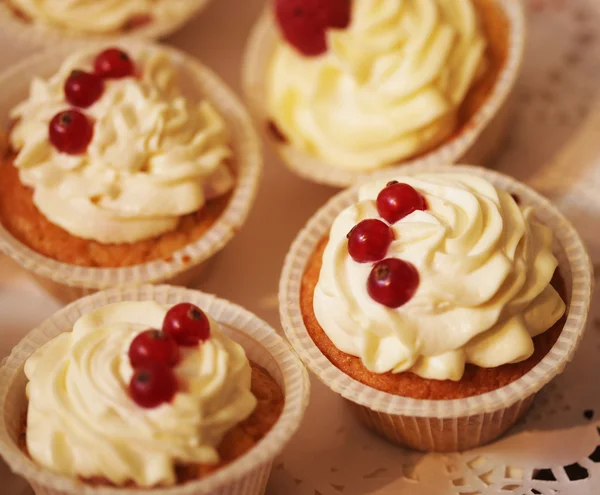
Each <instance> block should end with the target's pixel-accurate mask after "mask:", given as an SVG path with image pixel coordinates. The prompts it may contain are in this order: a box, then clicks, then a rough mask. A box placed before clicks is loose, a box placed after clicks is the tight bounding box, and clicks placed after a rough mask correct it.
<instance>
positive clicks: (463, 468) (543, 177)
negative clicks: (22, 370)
mask: <svg viewBox="0 0 600 495" xmlns="http://www.w3.org/2000/svg"><path fill="white" fill-rule="evenodd" d="M502 1H518V0H502ZM526 3H527V7H528V8H527V10H528V16H529V36H528V42H527V52H526V57H525V63H524V68H523V75H522V77H521V80H520V83H519V85H518V88H519V89H518V96H519V104H518V114H517V116H516V119H515V121H514V125H513V127H514V129H513V132H512V134H511V138H510V140H509V141H508V142H507V143H506V145H505V148H506V149H505V150H504V152H503V154H502V155H501V156H499V158H498V161H497V168H499V169H500V170H502V171H504V172H506V173H510V174H512V175H514V176H515V177H517V178H519V179H521V180H524V181H526V182H529V183H530V184H533V185H534V186H535V187H536V188H537V189H538V190H540V191H541V192H542V193H544V194H546V195H547V196H550V197H552V198H553V199H554V200H555V201H556V202H557V204H558V205H559V206H560V207H561V208H562V209H563V210H564V211H565V212H566V213H567V215H568V216H569V217H570V218H571V220H573V222H574V224H575V225H576V226H577V227H578V228H579V230H580V232H581V234H582V236H583V237H584V239H585V240H586V242H587V243H588V245H589V247H590V254H591V255H592V258H593V260H594V261H595V263H597V264H598V266H599V269H598V270H597V272H598V273H599V274H600V229H599V228H598V226H600V101H599V102H597V103H595V98H596V92H597V91H598V90H600V0H526ZM263 4H264V0H246V1H245V2H240V0H220V1H219V2H214V3H213V7H211V9H209V10H208V11H207V12H206V15H205V16H202V18H201V19H199V20H198V21H196V22H194V23H193V24H192V25H190V26H189V28H186V29H185V30H184V31H182V32H181V33H179V34H178V35H177V36H175V37H174V38H173V39H172V40H171V41H172V42H173V43H174V44H175V45H177V46H180V47H182V48H184V49H186V50H187V51H190V52H192V53H194V54H196V55H200V56H201V58H202V59H203V60H204V61H205V62H207V63H208V65H209V66H211V67H214V68H215V69H216V70H217V71H218V72H220V73H221V74H222V75H223V76H225V79H226V80H227V82H228V83H230V84H232V85H234V86H235V87H239V84H237V81H239V63H240V61H241V53H242V49H243V44H244V38H245V36H246V35H247V32H248V30H249V28H250V26H251V25H252V23H253V21H254V19H255V17H256V16H257V15H258V13H259V12H260V10H261V9H262V7H263ZM234 9H235V13H236V15H234V16H232V15H231V12H232V11H234ZM223 33H227V35H226V36H223ZM215 40H216V41H215ZM5 46H6V45H2V47H3V48H4V47H5ZM15 48H16V47H15ZM5 51H6V53H1V52H0V56H1V57H2V58H4V59H5V60H8V59H10V58H11V57H12V59H16V58H17V55H15V54H14V53H13V51H12V50H5ZM565 191H568V192H565ZM333 192H334V191H333V190H328V189H326V188H321V187H318V186H315V185H313V184H308V183H304V182H302V181H301V180H299V179H298V178H296V177H293V176H292V175H291V174H289V173H288V172H287V171H285V169H284V167H283V165H281V164H280V163H279V162H277V161H276V160H275V159H274V158H273V157H272V156H270V159H269V161H268V163H267V167H266V175H265V181H264V183H263V185H262V187H261V190H260V192H259V197H258V201H257V205H256V212H255V215H254V216H253V217H252V216H251V218H250V220H249V222H248V224H247V226H246V227H245V229H244V230H243V231H242V232H241V233H240V235H239V236H238V237H237V239H236V241H234V242H233V243H232V245H231V246H230V247H228V248H227V250H226V251H225V252H223V254H222V255H221V257H220V259H219V260H217V262H216V264H215V266H214V267H213V273H214V275H215V276H211V277H209V279H208V280H207V281H206V283H205V284H204V285H202V288H203V289H204V290H207V291H216V292H217V293H218V294H219V295H220V296H223V297H226V298H228V299H232V300H234V301H236V302H239V303H241V304H242V305H244V306H246V307H248V308H249V309H251V310H253V311H255V312H256V313H257V314H258V315H259V316H261V317H263V318H265V319H266V320H267V321H269V323H271V324H272V325H275V326H278V323H277V314H278V312H277V308H276V306H275V301H276V291H277V274H278V271H279V270H280V269H281V266H271V265H277V264H281V263H282V262H283V256H284V255H285V251H286V249H287V247H289V243H290V242H291V240H292V238H293V236H294V235H295V233H296V231H297V230H298V228H300V226H301V225H302V224H303V223H304V222H305V221H306V219H307V218H308V217H309V216H310V215H311V214H312V213H313V212H314V209H316V207H317V206H318V205H319V204H321V203H324V201H325V199H326V197H328V196H329V195H331V194H333ZM289 201H293V202H296V203H297V204H295V205H294V206H297V208H295V207H294V208H291V209H290V205H289ZM284 205H285V208H284ZM284 210H285V211H284ZM263 225H266V227H267V228H268V229H270V230H269V235H268V236H267V235H265V236H264V237H261V235H260V234H259V233H258V231H259V230H260V229H261V228H262V226H263ZM273 229H275V232H276V235H277V239H275V240H274V239H273V237H272V236H273ZM248 243H251V244H252V243H253V244H252V256H251V257H250V256H249V257H248V258H244V256H245V255H246V253H247V252H248V249H247V246H248ZM267 264H268V266H267ZM244 286H245V288H244ZM23 300H26V301H27V304H28V306H29V307H30V308H31V310H23V307H22V304H23ZM595 300H596V301H598V302H600V291H599V293H598V295H597V297H596V299H595ZM57 307H58V305H56V304H55V303H53V302H51V301H50V300H49V299H48V298H47V297H46V296H44V294H43V293H42V291H41V290H39V289H37V288H35V286H34V285H33V284H32V283H31V282H30V281H29V280H28V279H26V278H25V276H24V274H23V273H22V272H21V271H20V270H19V269H18V268H16V267H15V266H14V265H13V264H12V263H11V262H10V261H9V260H6V259H1V258H0V321H2V323H0V330H8V331H9V332H8V333H9V337H8V340H6V338H5V337H4V336H3V339H4V340H2V339H0V357H1V355H2V354H3V353H5V352H6V351H7V350H8V348H9V346H10V345H11V344H15V343H16V332H15V334H14V335H13V334H12V333H11V332H10V327H11V326H14V328H15V329H17V328H18V329H26V328H32V327H33V326H35V325H36V324H37V323H39V321H40V320H41V318H43V317H45V316H48V315H49V314H51V313H52V312H53V311H54V310H55V309H56V308H57ZM14 308H17V309H14ZM7 315H8V316H7ZM11 338H12V339H13V340H12V341H11ZM596 363H600V305H599V307H598V308H597V309H595V310H594V308H593V309H592V315H591V319H590V328H589V331H588V333H587V335H586V337H585V338H584V341H583V344H582V346H581V347H580V350H579V352H578V354H577V356H576V359H575V361H574V363H572V364H571V365H570V366H569V367H568V368H567V371H566V373H565V374H564V375H562V376H561V377H559V378H558V379H557V380H555V381H554V382H552V384H551V385H550V386H549V387H547V388H546V389H545V390H544V391H543V392H542V393H541V394H540V395H539V397H538V400H537V401H536V403H535V405H534V407H533V410H532V411H531V413H530V414H529V415H528V416H527V418H526V421H525V422H523V423H521V424H520V425H519V426H518V427H517V428H516V429H514V430H512V431H511V432H509V434H508V435H507V436H505V437H504V438H503V439H501V440H500V441H498V442H496V443H494V444H492V445H490V446H487V447H483V448H481V449H478V450H477V451H474V452H468V453H464V454H451V455H439V454H438V455H423V454H418V453H415V452H411V451H408V450H402V449H400V448H398V447H396V446H393V445H391V444H389V443H387V442H386V441H384V440H380V439H379V438H377V437H375V436H374V435H373V434H371V433H370V432H368V431H367V430H365V429H363V428H362V427H361V426H360V425H359V424H358V422H356V421H355V419H354V418H353V417H352V416H351V415H350V412H349V410H348V408H347V407H346V405H345V404H344V402H343V401H342V400H341V399H340V398H339V397H338V396H337V395H335V394H333V393H332V392H331V391H330V390H329V389H328V388H326V387H325V386H323V385H321V384H320V383H319V382H317V381H316V380H313V392H312V397H311V405H310V406H309V409H308V411H307V416H306V418H305V420H304V422H303V426H302V427H301V430H300V433H299V434H298V435H297V436H296V437H295V438H294V439H293V440H292V442H291V443H290V445H289V447H288V448H287V450H286V451H285V453H284V454H283V455H282V456H281V458H280V459H279V461H278V462H276V464H275V468H274V471H273V474H272V476H271V479H270V482H269V486H268V489H267V494H268V495H362V494H376V495H458V494H460V495H508V494H513V495H532V494H543V495H559V494H560V495H597V494H600V448H598V446H599V445H600V433H598V427H599V426H600V393H599V390H598V386H597V385H596V382H595V379H596V377H598V376H599V374H598V369H599V366H598V365H597V364H596ZM0 493H1V494H2V495H30V493H31V492H30V491H29V490H28V489H27V488H26V487H25V485H24V482H23V481H21V480H18V479H17V478H15V477H13V476H11V475H10V474H9V473H8V470H7V468H6V467H5V466H4V464H3V463H2V462H0Z"/></svg>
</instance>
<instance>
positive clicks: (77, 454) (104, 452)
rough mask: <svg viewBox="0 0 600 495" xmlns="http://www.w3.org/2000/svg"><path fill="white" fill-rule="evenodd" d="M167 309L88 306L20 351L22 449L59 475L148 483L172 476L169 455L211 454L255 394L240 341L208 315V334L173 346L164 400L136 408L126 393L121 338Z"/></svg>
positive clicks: (173, 459)
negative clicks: (64, 327)
mask: <svg viewBox="0 0 600 495" xmlns="http://www.w3.org/2000/svg"><path fill="white" fill-rule="evenodd" d="M167 309H168V308H166V307H164V306H162V305H160V304H158V303H155V302H152V301H148V302H122V303H116V304H112V305H108V306H105V307H103V308H100V309H97V310H94V311H92V312H90V313H88V314H86V315H84V316H82V317H81V318H80V319H79V320H78V321H77V322H76V323H75V326H74V327H73V331H72V332H69V333H63V334H61V335H59V336H58V337H56V338H54V339H52V340H51V341H49V342H48V343H47V344H45V345H44V346H43V347H41V348H40V349H38V350H37V351H36V352H35V353H34V354H33V355H32V356H31V357H30V358H29V359H28V360H27V362H26V364H25V375H26V376H27V378H28V380H29V383H28V385H27V395H28V398H29V409H28V413H27V449H28V452H29V454H30V455H31V457H32V458H33V459H34V460H35V461H36V462H38V463H39V464H41V465H42V466H44V467H46V468H48V469H50V470H52V471H55V472H57V473H60V474H63V475H65V476H70V477H81V478H86V479H88V478H94V477H101V478H105V479H107V480H109V481H111V482H112V483H114V484H116V485H122V484H125V483H127V482H131V481H133V482H134V483H135V484H136V485H137V486H140V487H150V486H156V485H173V484H174V483H175V482H176V474H175V467H176V464H193V463H214V462H217V461H218V459H219V456H218V452H217V450H216V447H217V446H218V445H219V443H220V442H221V439H222V437H223V436H224V435H225V433H226V432H227V431H229V430H230V429H231V428H232V427H234V426H235V425H236V424H237V423H239V422H240V421H243V420H244V419H245V418H246V417H248V416H249V415H250V414H251V412H252V411H253V410H254V408H255V406H256V398H255V397H254V395H252V393H251V391H250V380H251V368H250V364H249V362H248V359H247V358H246V354H245V352H244V349H243V348H242V347H241V346H240V345H239V344H237V343H235V342H233V341H232V340H230V339H229V338H228V337H226V336H225V335H224V334H223V333H222V332H221V330H220V329H219V326H218V325H217V323H215V321H214V320H212V319H211V320H210V323H211V329H210V330H211V337H210V339H209V340H207V341H206V342H204V343H202V344H201V345H199V346H198V347H188V348H186V347H182V348H181V352H182V359H181V361H180V363H179V364H178V365H177V366H176V368H175V369H174V371H175V375H176V376H177V379H178V381H179V383H180V390H179V391H178V393H177V394H176V395H175V397H174V399H173V401H172V402H171V403H167V404H163V405H161V406H159V407H156V408H154V409H144V408H142V407H140V406H138V405H136V403H135V402H134V401H133V400H132V399H131V398H130V396H129V395H128V392H127V385H128V383H129V380H130V379H131V376H132V374H133V370H132V367H131V365H130V363H129V358H128V348H129V345H130V343H131V341H132V340H133V338H134V337H135V336H136V335H137V334H139V333H140V332H141V331H143V330H146V329H147V328H148V327H154V328H161V325H162V321H163V319H164V316H165V314H166V312H167Z"/></svg>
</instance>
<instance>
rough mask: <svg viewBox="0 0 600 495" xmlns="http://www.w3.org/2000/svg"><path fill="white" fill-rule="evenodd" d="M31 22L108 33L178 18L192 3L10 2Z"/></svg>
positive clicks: (137, 0)
mask: <svg viewBox="0 0 600 495" xmlns="http://www.w3.org/2000/svg"><path fill="white" fill-rule="evenodd" d="M9 1H10V3H11V4H13V5H14V6H15V7H16V8H17V9H19V10H20V11H21V12H22V13H23V14H25V15H26V16H27V17H29V18H30V19H31V20H32V21H33V22H37V23H44V24H49V25H53V26H56V27H60V28H63V29H66V30H68V31H74V32H84V33H99V34H101V33H111V32H115V31H119V30H122V29H124V28H127V27H129V26H130V25H132V24H134V23H135V21H136V20H138V19H143V18H144V17H148V20H149V21H150V22H153V21H159V22H160V21H164V20H166V19H170V18H177V17H180V16H181V14H182V13H186V12H189V10H190V9H189V4H190V1H191V0H9Z"/></svg>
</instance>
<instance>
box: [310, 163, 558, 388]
mask: <svg viewBox="0 0 600 495" xmlns="http://www.w3.org/2000/svg"><path fill="white" fill-rule="evenodd" d="M397 180H398V181H399V182H403V183H406V184H409V185H410V186H412V187H413V188H415V189H416V190H417V191H418V192H419V193H421V194H422V195H423V196H424V198H425V200H426V202H427V206H428V207H427V210H426V211H420V210H417V211H414V212H413V213H411V214H409V215H408V216H406V217H404V218H403V219H401V220H400V221H398V222H396V223H394V224H392V225H391V228H392V230H393V232H394V238H395V240H394V241H393V242H392V243H391V245H390V247H389V248H388V252H387V254H386V257H388V258H390V257H392V258H393V257H395V258H399V259H401V260H404V261H407V262H409V263H411V264H412V265H413V266H415V267H416V269H417V270H418V272H419V286H418V288H417V290H416V292H415V294H414V296H413V297H412V299H410V301H408V302H407V303H406V304H404V305H403V306H401V307H399V308H396V309H392V308H388V307H385V306H383V305H381V304H379V303H377V302H375V301H374V300H373V299H372V298H371V297H370V296H369V294H368V292H367V283H366V281H367V278H368V276H369V273H370V271H371V269H372V264H371V263H357V262H355V261H354V260H353V259H352V258H351V256H350V255H349V254H348V242H347V239H346V234H347V233H348V232H349V231H350V230H351V229H352V227H353V226H354V225H356V224H357V223H358V222H360V221H362V220H365V219H368V218H379V214H378V211H377V207H376V198H377V195H378V194H379V192H380V191H381V190H382V189H383V188H384V187H385V185H386V182H385V181H376V182H373V183H370V184H366V185H364V186H363V187H362V188H361V189H360V191H359V199H358V202H357V203H356V204H355V205H353V206H350V207H349V208H347V209H346V210H344V211H343V212H342V213H340V215H339V216H338V217H337V218H336V220H335V221H334V223H333V226H332V228H331V232H330V237H329V242H328V244H327V247H326V249H325V252H324V255H323V265H322V268H321V273H320V278H319V281H318V284H317V287H316V289H315V296H314V310H315V315H316V317H317V320H318V321H319V323H320V324H321V326H322V327H323V330H324V331H325V332H326V333H327V335H328V336H329V337H330V338H331V340H332V341H333V343H334V344H335V345H336V347H337V348H338V349H340V350H342V351H344V352H346V353H348V354H351V355H354V356H358V357H360V358H361V359H362V361H363V363H364V365H365V366H366V367H367V368H368V369H369V370H370V371H373V372H376V373H383V372H387V371H392V372H402V371H412V372H414V373H416V374H418V375H420V376H422V377H424V378H433V379H451V380H460V378H461V377H462V375H463V371H464V366H465V363H473V364H476V365H478V366H481V367H485V368H492V367H496V366H500V365H502V364H507V363H512V362H518V361H522V360H524V359H527V358H528V357H529V356H530V355H531V354H532V353H533V341H532V338H533V337H535V336H536V335H538V334H540V333H543V332H544V331H546V330H548V329H549V328H550V327H551V326H552V325H553V324H554V323H555V322H556V321H558V319H559V318H560V317H561V316H562V315H563V313H564V311H565V304H564V302H563V301H562V299H561V298H560V296H559V295H558V293H557V292H556V290H555V289H554V288H553V287H552V285H550V281H551V279H552V276H553V274H554V271H555V269H556V267H557V264H558V263H557V260H556V258H555V257H554V255H553V254H552V232H551V231H550V229H548V228H547V227H545V226H544V225H542V224H541V223H539V222H538V221H537V220H536V219H535V217H534V213H533V210H532V208H530V207H519V206H518V205H517V204H516V202H515V201H514V199H513V198H512V197H511V196H510V194H508V193H507V192H505V191H502V190H497V189H496V188H495V187H494V186H492V185H491V184H490V183H489V182H487V181H485V180H484V179H480V178H477V177H473V176H469V175H463V174H423V175H418V176H413V177H399V178H397Z"/></svg>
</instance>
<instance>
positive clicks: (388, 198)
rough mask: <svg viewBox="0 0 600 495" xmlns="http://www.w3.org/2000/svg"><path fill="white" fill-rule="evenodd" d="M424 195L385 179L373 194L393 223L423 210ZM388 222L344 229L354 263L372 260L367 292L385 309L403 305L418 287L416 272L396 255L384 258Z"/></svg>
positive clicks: (388, 240) (388, 237)
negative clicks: (378, 189) (381, 187)
mask: <svg viewBox="0 0 600 495" xmlns="http://www.w3.org/2000/svg"><path fill="white" fill-rule="evenodd" d="M426 209H427V203H426V201H425V198H424V197H423V196H422V195H421V194H420V193H419V192H418V191H416V190H415V189H414V188H413V187H411V186H409V185H408V184H401V183H399V182H398V181H391V182H388V184H387V186H386V187H385V188H384V189H383V190H382V191H381V192H380V193H379V195H378V196H377V211H378V213H379V215H380V216H381V217H382V218H383V219H384V220H386V221H387V222H388V223H389V224H394V223H396V222H397V221H398V220H401V219H402V218H404V217H405V216H407V215H409V214H410V213H412V212H413V211H416V210H426ZM388 223H385V222H382V221H381V220H377V219H374V218H372V219H368V220H363V221H362V222H360V223H358V224H357V225H355V226H354V228H353V229H352V230H351V231H350V232H348V235H347V237H348V253H349V254H350V256H351V257H352V259H353V260H354V261H356V262H358V263H369V262H376V263H375V264H374V265H373V268H372V270H371V273H370V274H369V278H368V280H367V291H368V292H369V295H370V296H371V297H372V298H373V300H375V301H377V302H378V303H380V304H383V305H384V306H388V307H389V308H397V307H399V306H402V305H403V304H406V303H407V302H408V301H409V300H410V299H411V298H412V296H413V295H414V293H415V292H416V290H417V287H418V286H419V272H417V269H416V268H415V267H414V266H413V265H412V264H410V263H408V262H406V261H404V260H400V259H398V258H386V259H383V258H385V255H386V253H387V250H388V248H389V246H390V244H391V243H392V241H393V240H394V231H393V230H392V229H391V228H390V225H388Z"/></svg>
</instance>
